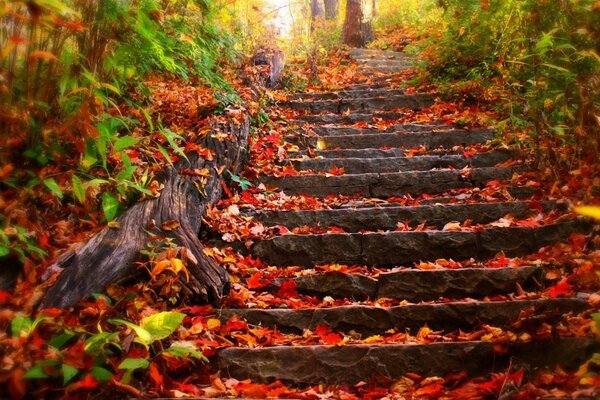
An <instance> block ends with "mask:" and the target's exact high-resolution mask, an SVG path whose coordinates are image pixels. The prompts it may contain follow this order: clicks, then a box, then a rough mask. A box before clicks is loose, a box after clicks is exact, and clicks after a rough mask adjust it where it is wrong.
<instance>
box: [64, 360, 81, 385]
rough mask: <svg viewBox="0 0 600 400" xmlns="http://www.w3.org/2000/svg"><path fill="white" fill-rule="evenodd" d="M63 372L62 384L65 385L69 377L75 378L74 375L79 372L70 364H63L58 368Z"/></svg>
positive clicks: (69, 379)
mask: <svg viewBox="0 0 600 400" xmlns="http://www.w3.org/2000/svg"><path fill="white" fill-rule="evenodd" d="M60 369H61V370H62V374H63V385H66V384H67V383H69V382H70V381H71V379H73V378H75V375H77V374H78V373H79V370H78V369H77V368H74V367H71V366H70V365H67V364H63V365H62V366H61V368H60Z"/></svg>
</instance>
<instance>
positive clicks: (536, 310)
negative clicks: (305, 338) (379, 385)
mask: <svg viewBox="0 0 600 400" xmlns="http://www.w3.org/2000/svg"><path fill="white" fill-rule="evenodd" d="M586 305H587V303H586V301H585V300H583V299H577V298H566V297H563V298H558V299H535V300H510V301H469V302H465V301H463V302H450V303H436V304H404V305H401V306H394V307H375V306H366V305H350V306H339V307H331V308H304V309H283V308H275V309H262V308H239V309H221V310H219V311H218V317H219V319H220V320H221V321H222V322H225V321H227V320H229V319H230V318H232V317H233V316H238V317H240V318H242V319H244V320H246V321H247V322H248V323H250V324H253V325H263V326H269V327H277V329H279V330H281V331H284V332H302V331H303V330H304V329H310V330H314V329H315V328H316V327H317V326H319V325H322V324H325V325H327V326H328V327H330V328H331V329H332V330H334V331H343V332H346V333H348V332H350V331H355V332H357V333H359V334H361V335H364V336H370V335H377V334H382V333H384V332H385V331H387V330H389V329H397V330H398V331H400V332H402V331H404V330H406V329H409V330H410V331H411V333H412V334H416V333H417V331H418V330H419V329H420V328H421V327H423V326H428V327H429V328H431V329H433V330H444V331H447V332H450V331H454V330H456V329H462V330H469V329H473V328H475V327H477V326H479V325H480V324H487V325H493V326H496V327H506V326H508V325H509V324H511V323H513V322H515V321H516V320H517V319H518V318H519V315H520V314H521V311H523V310H528V311H531V309H533V312H532V313H531V314H530V315H534V316H541V315H545V316H546V317H557V316H561V315H562V314H565V313H568V312H579V311H583V310H584V309H585V308H586Z"/></svg>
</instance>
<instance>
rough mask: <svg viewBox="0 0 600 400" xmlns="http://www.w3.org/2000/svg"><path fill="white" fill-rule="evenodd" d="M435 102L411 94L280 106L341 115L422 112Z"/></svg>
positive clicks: (432, 99)
mask: <svg viewBox="0 0 600 400" xmlns="http://www.w3.org/2000/svg"><path fill="white" fill-rule="evenodd" d="M434 102H435V98H434V97H433V96H431V95H429V94H410V95H396V96H385V97H371V98H360V99H344V100H314V101H310V100H309V101H288V102H285V103H280V105H281V106H282V107H287V108H291V109H293V110H307V111H309V112H311V113H336V114H341V113H344V112H347V111H351V112H365V111H384V110H395V109H398V108H407V109H411V110H420V109H423V108H427V107H431V106H432V105H433V103H434Z"/></svg>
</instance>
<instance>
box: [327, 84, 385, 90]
mask: <svg viewBox="0 0 600 400" xmlns="http://www.w3.org/2000/svg"><path fill="white" fill-rule="evenodd" d="M373 89H390V85H388V84H386V83H370V82H367V83H354V84H351V85H348V86H344V87H342V88H333V89H332V90H334V91H335V90H373Z"/></svg>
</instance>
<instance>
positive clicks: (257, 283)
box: [246, 271, 271, 289]
mask: <svg viewBox="0 0 600 400" xmlns="http://www.w3.org/2000/svg"><path fill="white" fill-rule="evenodd" d="M264 277H265V274H264V273H263V272H262V271H258V272H257V273H255V274H254V275H252V276H251V277H250V278H248V279H246V285H248V289H262V288H264V287H265V286H267V285H268V284H269V283H271V280H270V279H264Z"/></svg>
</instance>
